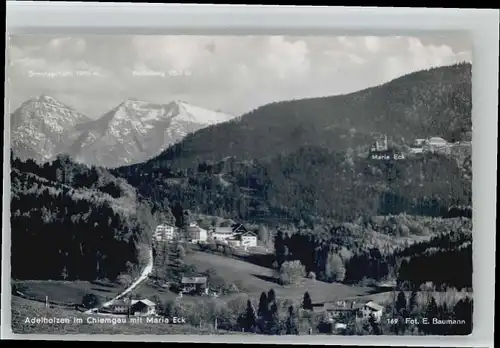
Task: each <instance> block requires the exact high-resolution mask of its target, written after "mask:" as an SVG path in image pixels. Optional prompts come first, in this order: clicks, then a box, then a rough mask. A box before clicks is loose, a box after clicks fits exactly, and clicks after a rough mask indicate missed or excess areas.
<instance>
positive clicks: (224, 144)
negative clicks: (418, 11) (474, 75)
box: [150, 63, 472, 168]
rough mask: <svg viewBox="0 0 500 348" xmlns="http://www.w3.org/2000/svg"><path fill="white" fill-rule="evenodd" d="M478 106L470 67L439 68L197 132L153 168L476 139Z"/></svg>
mask: <svg viewBox="0 0 500 348" xmlns="http://www.w3.org/2000/svg"><path fill="white" fill-rule="evenodd" d="M471 100H472V99H471V65H470V64H468V63H462V64H457V65H453V66H446V67H439V68H433V69H430V70H426V71H418V72H415V73H411V74H409V75H406V76H403V77H401V78H398V79H395V80H393V81H390V82H388V83H386V84H384V85H381V86H377V87H373V88H368V89H365V90H362V91H359V92H355V93H351V94H346V95H339V96H332V97H321V98H313V99H301V100H293V101H283V102H276V103H272V104H268V105H264V106H262V107H259V108H257V109H255V110H253V111H251V112H249V113H247V114H245V115H243V116H242V117H241V118H240V119H238V120H233V121H230V122H228V123H224V124H220V125H217V126H213V127H209V128H206V129H203V130H201V131H198V132H196V133H194V134H191V135H189V136H187V137H186V138H185V139H184V140H183V141H182V142H180V143H178V144H176V145H174V146H172V147H171V148H169V149H167V150H166V151H165V152H164V153H162V154H161V155H159V156H158V157H157V158H155V159H152V160H151V161H150V162H151V163H153V164H154V163H156V164H160V163H161V164H162V165H168V166H170V167H174V168H185V167H192V166H196V165H197V164H198V163H199V162H200V161H219V160H221V159H223V158H225V157H227V156H235V157H236V158H237V159H238V160H250V159H262V158H270V157H274V156H276V155H279V154H286V153H291V152H295V151H297V150H298V149H299V148H300V147H302V146H319V147H323V148H326V149H329V150H337V151H339V150H344V149H347V148H352V149H356V148H358V147H361V148H364V147H365V146H366V145H367V144H369V143H370V142H371V140H372V134H373V133H374V132H382V133H385V134H387V136H388V137H389V139H390V140H391V141H394V142H396V143H397V142H411V141H413V139H415V138H425V137H429V136H440V137H442V138H444V139H446V140H447V141H450V142H454V141H458V140H470V138H471V129H472V125H471ZM402 138H404V140H403V139H402Z"/></svg>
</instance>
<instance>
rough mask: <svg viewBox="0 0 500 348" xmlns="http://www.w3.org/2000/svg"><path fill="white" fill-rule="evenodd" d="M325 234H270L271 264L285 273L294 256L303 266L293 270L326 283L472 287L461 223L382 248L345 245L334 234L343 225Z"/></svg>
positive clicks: (468, 244) (468, 240)
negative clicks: (417, 239)
mask: <svg viewBox="0 0 500 348" xmlns="http://www.w3.org/2000/svg"><path fill="white" fill-rule="evenodd" d="M329 232H330V233H329V234H328V233H327V232H324V233H323V234H316V233H311V232H307V231H306V232H298V233H293V234H291V235H288V234H286V233H284V232H282V231H278V232H277V234H276V236H275V238H274V249H275V265H274V268H275V269H279V270H283V265H286V266H287V267H286V270H287V272H286V273H287V274H294V273H293V272H290V271H288V269H290V261H293V260H296V261H298V262H300V266H302V267H303V270H302V271H299V273H302V274H305V273H311V272H312V273H314V275H315V277H317V278H318V279H321V280H323V281H328V282H346V283H358V282H360V281H362V280H365V279H370V280H374V281H381V280H388V279H389V280H390V279H392V280H397V281H398V282H399V283H400V284H404V286H406V287H408V288H412V289H413V288H418V287H419V286H420V285H422V284H423V283H426V282H429V281H431V282H433V283H434V284H436V285H437V286H443V287H446V286H448V287H455V288H458V289H463V288H472V234H471V230H470V229H468V228H467V224H466V225H465V227H462V228H461V229H456V230H452V231H449V232H447V233H439V234H436V235H435V236H433V237H432V238H431V239H430V240H426V241H423V242H416V243H414V244H412V245H409V246H406V247H397V248H395V249H393V250H390V251H388V252H386V251H385V250H383V249H382V250H381V249H379V248H377V247H369V246H368V247H367V246H366V244H365V245H363V243H362V242H361V243H359V244H357V243H352V244H350V243H349V239H350V238H354V237H351V236H349V235H346V234H345V233H344V234H340V235H339V232H345V229H340V230H339V229H336V228H333V229H332V230H331V231H329ZM346 246H348V247H350V248H349V249H347V248H346ZM293 269H294V270H300V267H299V266H297V267H294V268H293Z"/></svg>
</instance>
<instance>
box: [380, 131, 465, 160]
mask: <svg viewBox="0 0 500 348" xmlns="http://www.w3.org/2000/svg"><path fill="white" fill-rule="evenodd" d="M403 142H404V139H403ZM470 145H471V142H470V141H459V142H454V143H451V142H448V141H446V140H445V139H443V138H441V137H430V138H426V139H415V140H414V141H413V142H412V143H411V144H410V145H409V154H418V153H429V152H431V153H432V152H435V153H443V154H448V155H449V154H453V152H454V151H455V150H457V151H461V150H462V149H463V148H470ZM388 150H389V145H388V141H387V135H378V137H377V138H376V140H375V141H374V143H373V144H372V146H371V148H370V151H371V152H372V153H377V152H385V151H388Z"/></svg>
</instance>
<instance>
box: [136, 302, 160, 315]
mask: <svg viewBox="0 0 500 348" xmlns="http://www.w3.org/2000/svg"><path fill="white" fill-rule="evenodd" d="M130 312H131V313H133V314H134V315H136V316H140V315H154V314H156V304H155V303H154V302H153V301H150V300H148V299H145V300H132V302H131V308H130Z"/></svg>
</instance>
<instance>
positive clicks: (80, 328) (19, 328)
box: [11, 296, 241, 335]
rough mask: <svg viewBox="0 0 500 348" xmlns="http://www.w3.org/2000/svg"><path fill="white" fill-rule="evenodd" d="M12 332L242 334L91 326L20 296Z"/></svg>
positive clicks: (140, 325)
mask: <svg viewBox="0 0 500 348" xmlns="http://www.w3.org/2000/svg"><path fill="white" fill-rule="evenodd" d="M11 311H12V332H13V333H15V334H57V335H61V334H69V335H71V334H120V335H121V334H125V335H147V334H149V335H168V334H170V335H176V334H177V335H182V334H186V335H187V334H200V335H208V334H218V335H220V334H241V333H240V332H228V331H222V330H218V331H217V333H215V331H214V329H213V327H212V328H211V327H202V328H199V327H194V326H191V325H186V324H151V323H146V322H143V323H116V324H112V323H105V324H104V323H88V322H87V321H88V320H92V319H89V318H99V317H98V316H89V315H85V314H82V313H79V312H76V311H72V310H66V309H62V308H45V306H44V305H43V304H42V303H39V302H36V301H30V300H26V299H23V298H20V297H17V296H13V298H12V309H11ZM42 317H45V318H58V319H67V320H69V321H70V322H69V323H58V324H31V323H25V321H26V318H30V319H31V318H35V319H36V318H42ZM74 318H77V320H78V319H81V320H82V321H83V322H82V323H81V324H78V323H74V322H73V320H74Z"/></svg>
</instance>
